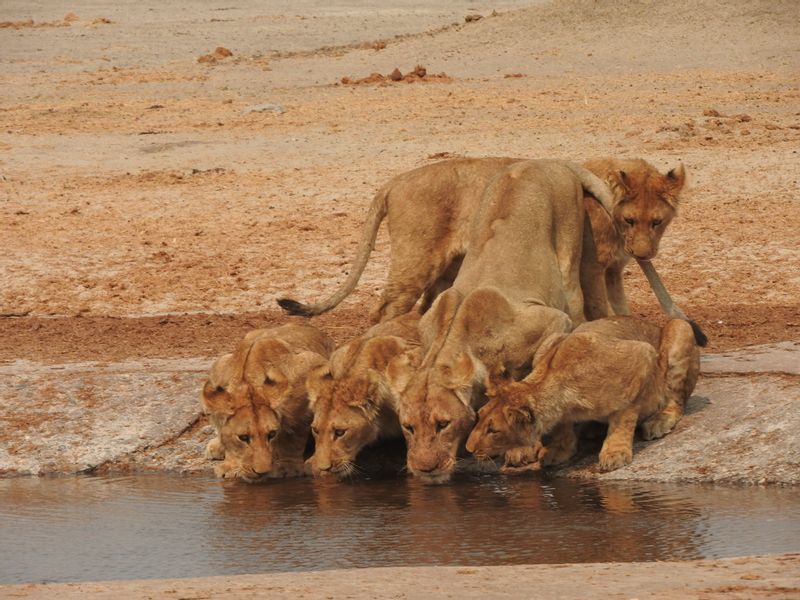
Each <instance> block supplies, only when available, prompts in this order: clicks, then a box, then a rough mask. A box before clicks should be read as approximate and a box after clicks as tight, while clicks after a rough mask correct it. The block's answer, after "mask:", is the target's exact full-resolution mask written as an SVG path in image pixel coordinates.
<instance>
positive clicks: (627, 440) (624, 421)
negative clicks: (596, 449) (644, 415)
mask: <svg viewBox="0 0 800 600" xmlns="http://www.w3.org/2000/svg"><path fill="white" fill-rule="evenodd" d="M638 417H639V409H638V407H637V406H629V407H628V408H625V409H623V410H620V411H618V412H616V413H614V414H613V415H611V416H609V418H608V433H607V434H606V439H605V441H604V442H603V448H602V449H601V450H600V470H601V471H613V470H615V469H619V468H620V467H624V466H625V465H629V464H630V463H631V461H632V460H633V433H634V431H635V430H636V421H637V419H638Z"/></svg>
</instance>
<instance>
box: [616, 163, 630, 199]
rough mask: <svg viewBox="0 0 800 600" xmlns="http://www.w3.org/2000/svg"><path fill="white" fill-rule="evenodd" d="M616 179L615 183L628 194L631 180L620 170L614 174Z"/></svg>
mask: <svg viewBox="0 0 800 600" xmlns="http://www.w3.org/2000/svg"><path fill="white" fill-rule="evenodd" d="M616 179H617V183H619V184H620V185H621V186H622V187H623V188H625V191H626V192H627V193H630V191H631V178H630V176H629V175H628V174H627V173H626V172H625V171H623V170H622V169H620V170H618V171H617V172H616Z"/></svg>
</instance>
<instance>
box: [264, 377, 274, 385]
mask: <svg viewBox="0 0 800 600" xmlns="http://www.w3.org/2000/svg"><path fill="white" fill-rule="evenodd" d="M273 383H275V380H274V379H272V378H271V377H270V376H269V375H266V376H265V377H264V385H272V384H273Z"/></svg>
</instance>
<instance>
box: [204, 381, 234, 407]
mask: <svg viewBox="0 0 800 600" xmlns="http://www.w3.org/2000/svg"><path fill="white" fill-rule="evenodd" d="M200 402H201V404H202V405H203V411H204V412H205V413H206V414H216V415H232V414H233V413H234V412H235V409H234V406H233V402H232V399H231V396H230V394H229V393H228V391H227V390H226V389H225V388H224V387H223V386H221V385H214V384H213V383H212V382H211V380H210V379H207V380H206V382H205V385H203V390H202V391H201V392H200Z"/></svg>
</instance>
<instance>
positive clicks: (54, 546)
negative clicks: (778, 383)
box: [0, 475, 800, 582]
mask: <svg viewBox="0 0 800 600" xmlns="http://www.w3.org/2000/svg"><path fill="white" fill-rule="evenodd" d="M798 550H800V494H799V493H798V492H797V491H794V490H793V489H759V488H742V489H736V488H717V487H713V486H689V485H684V486H674V485H673V486H664V485H643V484H624V483H622V484H621V483H601V482H575V481H569V480H548V479H544V478H533V477H532V478H514V479H506V478H503V477H499V476H472V477H463V478H461V479H457V480H456V481H454V482H453V483H452V484H451V485H447V486H434V487H431V486H425V485H422V484H420V483H419V482H418V481H416V480H413V479H409V480H397V479H391V480H373V481H365V480H360V481H354V482H352V483H349V484H339V483H336V482H332V481H326V480H320V481H313V480H289V481H278V482H269V483H267V484H264V485H256V486H248V485H242V484H239V483H235V482H233V483H231V482H222V481H219V480H214V479H208V478H197V477H194V478H179V477H169V476H161V475H158V476H132V477H120V478H99V477H97V478H90V477H87V478H68V479H11V480H2V481H0V581H3V582H19V581H37V580H49V581H70V580H84V579H121V578H143V577H144V578H146V577H189V576H200V575H216V574H231V573H246V572H247V573H258V572H268V571H292V570H311V569H327V568H348V567H365V566H401V565H477V564H481V565H498V564H524V563H534V564H535V563H569V562H607V561H648V560H671V559H695V558H704V557H721V556H736V555H744V554H755V553H765V552H788V551H798Z"/></svg>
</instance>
